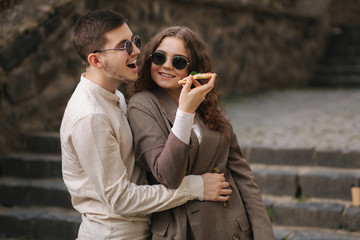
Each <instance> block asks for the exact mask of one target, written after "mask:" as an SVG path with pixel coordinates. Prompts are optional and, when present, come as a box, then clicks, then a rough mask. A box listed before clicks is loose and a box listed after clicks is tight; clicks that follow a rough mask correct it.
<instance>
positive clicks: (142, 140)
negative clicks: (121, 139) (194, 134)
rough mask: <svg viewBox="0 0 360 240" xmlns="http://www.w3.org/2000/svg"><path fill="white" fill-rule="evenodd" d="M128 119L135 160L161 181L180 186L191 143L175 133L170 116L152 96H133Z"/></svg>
mask: <svg viewBox="0 0 360 240" xmlns="http://www.w3.org/2000/svg"><path fill="white" fill-rule="evenodd" d="M128 119H129V123H130V126H131V129H132V131H133V136H134V152H135V159H136V161H137V162H138V163H139V164H140V165H141V166H142V167H144V168H145V169H146V170H147V171H149V172H151V173H152V175H153V176H154V177H155V179H156V180H157V181H158V182H160V183H161V184H163V185H165V186H166V187H168V188H177V187H178V186H179V185H180V183H181V181H182V179H183V178H184V176H185V175H186V169H187V165H188V158H189V152H190V148H191V146H190V145H188V144H185V143H184V142H182V141H181V140H180V139H178V138H177V137H176V136H175V135H174V134H173V133H172V131H171V126H170V123H169V120H168V119H167V118H166V117H165V116H164V115H163V113H162V111H161V109H160V108H159V106H158V104H157V103H156V102H153V101H151V99H144V98H140V97H137V98H132V99H131V100H130V102H129V106H128Z"/></svg>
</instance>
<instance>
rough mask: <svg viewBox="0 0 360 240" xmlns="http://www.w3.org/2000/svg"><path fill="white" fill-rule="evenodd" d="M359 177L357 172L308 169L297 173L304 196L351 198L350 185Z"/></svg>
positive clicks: (359, 174)
mask: <svg viewBox="0 0 360 240" xmlns="http://www.w3.org/2000/svg"><path fill="white" fill-rule="evenodd" d="M359 179H360V173H359V172H339V171H331V170H328V169H326V170H319V169H316V170H309V171H307V172H306V173H303V174H300V175H299V184H300V186H301V189H302V195H303V196H304V197H316V198H332V199H343V200H349V201H350V200H351V192H350V189H351V185H352V184H355V183H356V182H358V181H359Z"/></svg>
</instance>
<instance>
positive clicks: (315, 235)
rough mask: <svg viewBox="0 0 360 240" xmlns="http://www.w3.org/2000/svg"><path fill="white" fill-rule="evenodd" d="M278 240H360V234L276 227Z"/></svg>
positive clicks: (319, 229) (275, 231)
mask: <svg viewBox="0 0 360 240" xmlns="http://www.w3.org/2000/svg"><path fill="white" fill-rule="evenodd" d="M274 233H275V239H276V240H310V239H311V240H359V239H360V233H354V232H346V231H339V230H329V229H321V228H308V227H306V228H305V227H302V228H297V227H279V226H276V225H275V226H274Z"/></svg>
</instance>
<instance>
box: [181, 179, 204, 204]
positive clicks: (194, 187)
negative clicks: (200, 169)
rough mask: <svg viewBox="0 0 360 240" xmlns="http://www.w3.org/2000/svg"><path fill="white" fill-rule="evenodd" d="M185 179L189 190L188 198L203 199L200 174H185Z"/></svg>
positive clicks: (202, 184)
mask: <svg viewBox="0 0 360 240" xmlns="http://www.w3.org/2000/svg"><path fill="white" fill-rule="evenodd" d="M185 179H186V181H187V185H188V189H189V191H190V200H199V201H204V182H203V180H202V177H201V176H200V175H187V176H185V177H184V180H185Z"/></svg>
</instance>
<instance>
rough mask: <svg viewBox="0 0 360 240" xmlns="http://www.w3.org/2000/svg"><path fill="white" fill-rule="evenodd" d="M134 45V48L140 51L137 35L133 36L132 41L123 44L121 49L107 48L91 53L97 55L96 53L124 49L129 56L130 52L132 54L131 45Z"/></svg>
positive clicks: (139, 39)
mask: <svg viewBox="0 0 360 240" xmlns="http://www.w3.org/2000/svg"><path fill="white" fill-rule="evenodd" d="M133 43H134V44H135V46H136V47H137V48H138V49H140V48H141V38H140V36H139V35H135V36H134V37H133V39H132V40H131V41H130V40H127V41H126V42H125V44H124V46H123V47H121V48H108V49H101V50H95V51H94V52H93V53H97V52H106V51H113V50H124V49H126V52H127V54H128V55H131V54H132V52H133V48H134V47H133V45H132V44H133Z"/></svg>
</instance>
